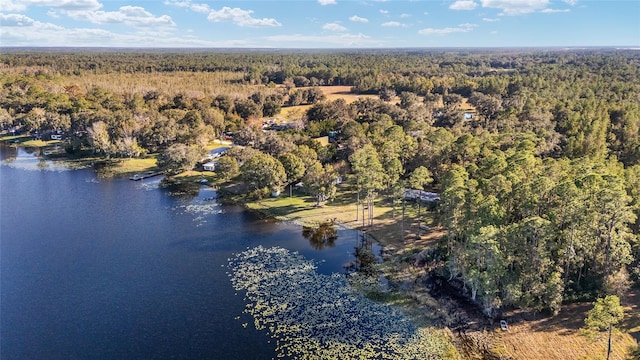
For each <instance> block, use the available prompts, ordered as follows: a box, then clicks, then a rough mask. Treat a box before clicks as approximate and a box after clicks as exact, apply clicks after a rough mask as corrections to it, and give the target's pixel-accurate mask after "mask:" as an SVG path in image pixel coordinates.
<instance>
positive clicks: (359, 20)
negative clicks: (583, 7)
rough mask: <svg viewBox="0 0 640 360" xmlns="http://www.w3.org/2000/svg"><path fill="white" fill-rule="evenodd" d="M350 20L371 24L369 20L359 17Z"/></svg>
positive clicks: (354, 16) (355, 16)
mask: <svg viewBox="0 0 640 360" xmlns="http://www.w3.org/2000/svg"><path fill="white" fill-rule="evenodd" d="M349 20H351V21H353V22H359V23H368V22H369V19H367V18H363V17H360V16H358V15H353V16H352V17H350V18H349Z"/></svg>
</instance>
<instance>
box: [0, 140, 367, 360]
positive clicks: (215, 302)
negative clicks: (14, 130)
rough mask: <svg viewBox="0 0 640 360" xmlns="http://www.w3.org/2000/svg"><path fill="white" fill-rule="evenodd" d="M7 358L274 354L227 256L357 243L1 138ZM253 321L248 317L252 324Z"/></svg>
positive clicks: (324, 269)
mask: <svg viewBox="0 0 640 360" xmlns="http://www.w3.org/2000/svg"><path fill="white" fill-rule="evenodd" d="M0 159H1V160H2V164H0V266H1V281H0V313H1V314H2V315H1V318H0V329H1V333H0V339H1V340H0V341H1V343H0V346H1V347H0V356H1V358H2V359H270V358H272V357H274V356H275V354H276V352H275V344H274V342H273V340H272V339H271V338H270V336H269V334H268V333H267V332H265V331H258V330H256V329H255V328H254V327H253V326H252V324H253V319H252V318H251V316H250V315H248V314H245V313H243V310H244V309H245V305H246V301H245V299H244V298H243V294H241V293H238V292H237V291H236V290H234V288H233V287H232V284H231V282H230V280H229V274H228V268H227V263H228V259H229V258H230V257H232V256H233V254H235V253H238V252H241V251H243V250H245V249H248V248H253V247H256V246H259V245H263V246H265V247H272V246H279V247H283V248H286V249H289V250H292V251H298V252H299V253H300V254H301V255H303V256H304V257H305V258H306V259H312V260H314V261H315V262H316V263H317V266H318V270H317V271H318V272H319V273H322V274H331V273H344V272H345V268H344V267H345V265H347V264H348V263H349V262H351V261H352V260H353V253H354V248H355V246H356V244H357V242H358V238H357V234H356V233H355V231H352V230H339V231H338V239H337V240H336V242H335V244H334V246H332V247H325V248H323V249H320V248H319V247H318V246H312V244H310V243H309V240H307V239H306V238H305V237H303V236H302V229H301V227H299V226H296V225H293V224H285V223H280V222H275V221H271V220H268V219H263V218H261V217H259V216H257V215H256V214H253V213H250V212H247V211H245V210H244V209H242V208H240V207H235V206H222V205H220V204H219V203H217V202H216V200H215V199H214V198H215V196H216V194H215V191H213V190H211V189H210V188H207V187H203V188H202V189H201V191H200V192H199V194H198V195H197V196H190V197H185V196H172V195H170V194H169V193H168V192H167V191H166V190H165V189H161V188H159V187H158V184H159V182H160V178H159V177H156V178H150V179H145V180H142V181H131V180H129V179H124V178H99V177H98V176H97V175H96V173H95V172H94V171H93V170H92V169H77V170H68V169H66V167H65V166H64V165H59V164H56V163H52V162H46V161H41V160H39V159H38V157H36V156H35V155H34V154H33V153H30V152H29V151H28V150H25V149H16V148H8V147H1V148H0ZM247 323H249V326H243V325H246V324H247Z"/></svg>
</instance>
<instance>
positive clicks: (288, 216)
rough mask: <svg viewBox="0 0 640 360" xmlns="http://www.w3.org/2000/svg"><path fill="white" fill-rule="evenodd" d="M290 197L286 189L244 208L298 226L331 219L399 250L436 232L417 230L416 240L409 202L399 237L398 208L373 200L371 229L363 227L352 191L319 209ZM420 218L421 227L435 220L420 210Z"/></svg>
mask: <svg viewBox="0 0 640 360" xmlns="http://www.w3.org/2000/svg"><path fill="white" fill-rule="evenodd" d="M292 194H293V196H291V197H290V196H289V188H286V189H285V190H284V191H283V192H282V194H281V195H280V196H279V197H275V198H266V199H262V200H259V201H253V202H249V203H247V207H248V208H250V209H252V210H257V211H260V212H263V213H265V214H267V215H269V216H272V217H274V218H277V219H280V220H285V221H292V222H295V223H299V224H302V225H316V224H319V223H322V222H325V221H328V220H335V221H337V222H340V223H342V224H344V225H345V226H347V227H349V228H353V229H365V230H366V231H367V232H369V233H370V234H371V235H372V236H374V237H375V238H376V239H377V240H378V241H379V242H380V243H381V244H382V245H385V246H391V247H392V248H399V247H401V246H402V247H403V246H405V245H406V244H408V243H415V242H427V241H428V239H431V238H433V234H435V233H437V231H436V230H430V231H421V235H422V236H421V238H420V239H417V238H416V237H417V233H418V220H417V207H415V206H414V205H413V204H411V203H407V206H406V209H405V221H404V229H405V231H404V236H403V232H402V221H401V220H402V208H401V206H398V207H397V208H396V209H395V210H394V209H393V206H391V205H390V204H388V203H387V202H386V201H384V199H379V200H378V201H376V203H375V206H374V221H373V226H371V227H369V226H367V225H366V222H365V224H364V225H363V221H362V207H357V205H356V200H357V197H356V194H355V192H353V191H350V190H347V189H344V190H341V191H340V192H339V193H338V195H337V197H336V198H335V199H334V200H332V201H329V202H327V203H325V204H323V205H322V206H320V207H318V206H316V200H315V198H313V197H311V196H308V195H306V194H303V193H301V192H299V191H295V190H294V191H293V192H292ZM356 211H357V212H356ZM365 213H366V212H365ZM421 217H422V218H423V222H422V223H423V224H428V225H429V224H430V225H433V223H434V221H435V220H434V214H433V213H428V212H427V211H425V209H424V208H423V209H422V215H421ZM435 229H437V228H435ZM415 246H418V245H415Z"/></svg>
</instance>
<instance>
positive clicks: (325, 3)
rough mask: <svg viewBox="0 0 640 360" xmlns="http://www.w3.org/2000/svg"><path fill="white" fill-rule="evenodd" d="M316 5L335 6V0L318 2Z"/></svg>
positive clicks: (320, 0)
mask: <svg viewBox="0 0 640 360" xmlns="http://www.w3.org/2000/svg"><path fill="white" fill-rule="evenodd" d="M318 4H320V5H322V6H324V5H335V4H336V0H318Z"/></svg>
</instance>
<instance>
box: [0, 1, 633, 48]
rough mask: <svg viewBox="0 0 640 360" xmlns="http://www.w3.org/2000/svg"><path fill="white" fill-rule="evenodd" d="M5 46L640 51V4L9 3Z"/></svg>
mask: <svg viewBox="0 0 640 360" xmlns="http://www.w3.org/2000/svg"><path fill="white" fill-rule="evenodd" d="M0 44H1V45H2V46H92V47H93V46H101V47H224V48H230V47H232V48H264V47H267V48H400V47H502V46H507V47H525V46H526V47H544V46H560V47H581V46H622V47H638V48H640V1H637V0H623V1H618V0H597V1H594V0H591V1H589V0H427V1H425V0H401V1H396V0H288V1H282V0H260V1H249V0H247V1H237V0H235V1H229V0H215V1H206V0H146V1H139V0H138V1H136V0H114V1H111V0H0Z"/></svg>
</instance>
